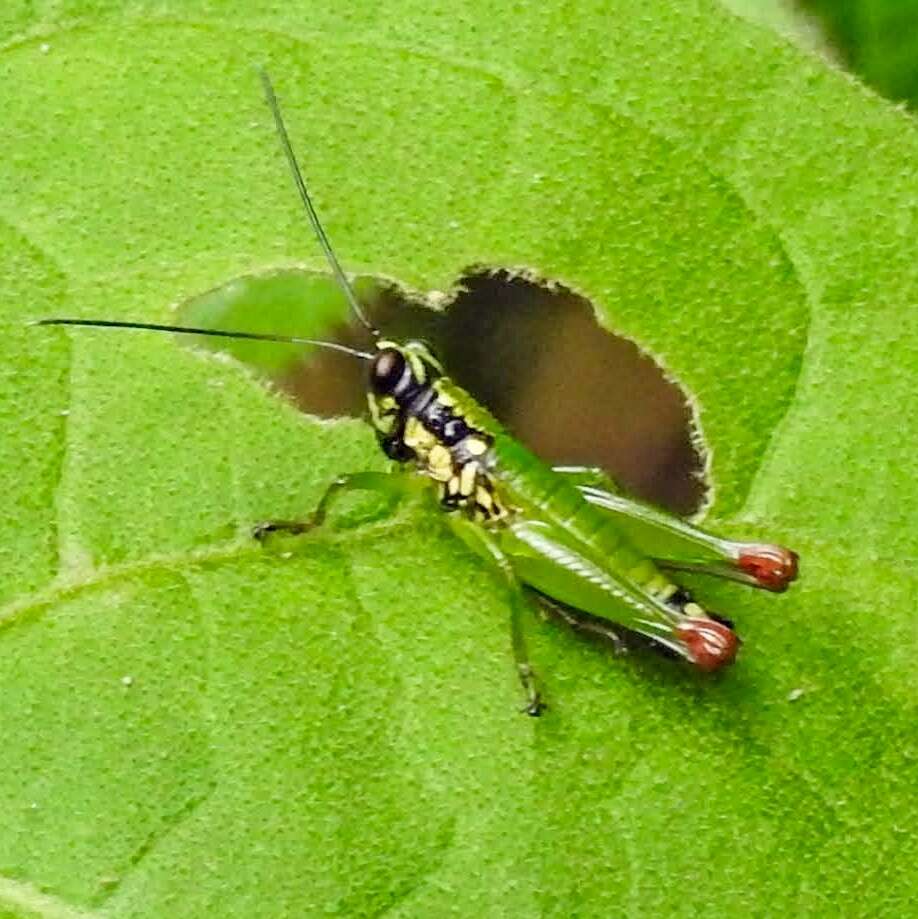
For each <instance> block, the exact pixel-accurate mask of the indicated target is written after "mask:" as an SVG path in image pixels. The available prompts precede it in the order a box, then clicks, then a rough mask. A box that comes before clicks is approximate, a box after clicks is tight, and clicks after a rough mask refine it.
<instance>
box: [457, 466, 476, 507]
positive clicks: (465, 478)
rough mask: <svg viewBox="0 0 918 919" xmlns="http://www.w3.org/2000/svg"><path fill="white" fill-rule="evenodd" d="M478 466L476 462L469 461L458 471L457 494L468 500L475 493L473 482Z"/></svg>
mask: <svg viewBox="0 0 918 919" xmlns="http://www.w3.org/2000/svg"><path fill="white" fill-rule="evenodd" d="M479 468H480V466H479V464H478V462H477V460H469V462H467V463H466V464H465V465H464V466H463V467H462V469H460V470H459V494H460V495H462V496H463V497H464V498H468V497H470V496H471V495H472V493H473V492H474V491H475V480H476V479H477V478H478V470H479Z"/></svg>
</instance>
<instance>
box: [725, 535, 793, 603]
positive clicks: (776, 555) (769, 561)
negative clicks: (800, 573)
mask: <svg viewBox="0 0 918 919" xmlns="http://www.w3.org/2000/svg"><path fill="white" fill-rule="evenodd" d="M737 564H738V565H739V567H740V568H741V569H742V570H743V571H745V572H746V574H748V575H750V576H751V577H753V578H755V581H756V583H757V584H758V585H759V587H764V588H765V589H766V590H774V591H782V590H787V585H788V584H790V582H791V581H793V580H794V579H795V578H796V577H797V553H796V552H791V550H790V549H785V548H784V546H771V545H768V544H767V543H763V544H761V545H753V546H746V547H745V551H744V552H743V553H742V554H741V555H740V557H739V559H738V560H737Z"/></svg>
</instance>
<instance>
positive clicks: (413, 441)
mask: <svg viewBox="0 0 918 919" xmlns="http://www.w3.org/2000/svg"><path fill="white" fill-rule="evenodd" d="M402 439H403V440H404V442H405V445H406V446H408V447H411V449H412V450H414V451H415V452H417V453H418V454H419V455H420V454H426V453H427V452H428V451H429V450H430V449H431V448H432V447H434V446H435V445H437V438H436V437H435V436H434V435H433V434H431V433H430V431H428V430H427V428H425V427H424V425H423V424H421V422H420V421H418V419H417V418H415V417H414V416H412V417H410V418H409V419H408V420H407V421H406V422H405V434H404V437H403V438H402Z"/></svg>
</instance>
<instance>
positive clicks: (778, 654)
mask: <svg viewBox="0 0 918 919" xmlns="http://www.w3.org/2000/svg"><path fill="white" fill-rule="evenodd" d="M48 9H49V10H53V12H45V11H44V10H45V8H44V6H43V5H37V6H36V5H32V4H11V5H9V6H8V7H7V8H5V9H4V11H3V12H2V13H0V23H2V24H3V28H4V30H5V31H4V33H3V34H4V35H5V39H4V45H3V51H2V54H0V94H2V110H3V112H4V132H5V137H6V145H5V155H4V157H3V168H2V169H0V200H2V202H3V207H2V211H0V267H2V270H0V279H2V281H0V283H2V285H3V298H2V304H3V309H2V319H3V336H2V338H0V349H2V351H3V356H2V363H0V366H2V371H0V372H2V382H3V385H2V387H0V429H2V430H0V451H2V458H3V463H2V464H0V477H2V486H3V493H4V497H5V513H4V515H3V518H2V519H3V526H4V532H3V538H2V539H0V547H2V548H0V595H2V597H3V602H4V604H5V605H4V607H3V609H2V611H0V623H2V632H0V693H2V698H3V699H4V701H5V704H4V706H3V709H2V715H0V736H2V738H3V745H2V749H0V775H2V776H3V779H2V780H0V810H2V813H3V818H4V819H3V821H2V826H0V875H2V878H3V879H2V880H0V909H2V910H4V911H5V913H7V914H9V915H11V916H17V917H19V916H33V915H43V916H60V917H72V916H81V917H82V916H93V915H99V916H102V915H109V916H119V917H122V916H136V917H161V916H166V915H180V916H183V917H196V916H202V917H203V916H207V917H212V916H246V917H256V916H278V915H297V916H299V915H316V914H319V913H338V914H341V915H346V916H355V915H369V914H377V913H380V912H382V911H383V910H389V911H391V912H394V913H395V914H396V915H402V916H439V915H445V914H448V913H451V914H455V915H460V916H469V915H500V916H507V915H512V916H530V915H550V916H555V915H557V916H570V915H581V916H609V915H616V914H621V913H627V914H631V915H698V914H702V915H749V914H780V913H787V914H790V915H813V914H822V913H826V912H830V911H837V909H838V906H837V904H856V905H852V906H851V907H850V909H853V910H854V911H856V912H858V913H859V914H864V915H882V914H885V915H896V916H899V915H906V914H908V912H909V911H910V909H909V908H910V905H911V902H912V899H913V895H914V890H915V882H916V878H915V868H914V866H915V864H916V861H918V859H916V854H918V853H916V851H915V842H914V839H915V836H914V833H913V832H912V828H913V826H914V824H915V818H916V806H915V796H914V788H915V784H916V759H918V750H916V740H915V730H914V724H915V715H916V712H915V698H916V692H915V691H916V683H918V681H916V677H915V673H916V671H915V668H914V665H913V660H914V657H915V652H916V650H918V649H916V631H915V626H914V621H915V620H914V611H913V604H914V600H913V598H914V594H915V585H914V575H913V572H912V569H913V568H914V561H915V558H916V533H918V530H916V528H915V526H914V520H915V519H916V517H918V492H916V489H915V487H914V481H915V472H916V470H915V459H914V446H913V445H914V443H915V439H916V434H918V431H916V427H918V422H916V416H915V413H914V412H913V411H912V410H911V405H912V401H913V390H914V369H915V365H916V356H918V354H916V345H915V342H916V340H918V339H916V335H915V334H914V328H913V323H912V322H911V321H910V319H911V314H912V312H913V304H914V303H915V302H916V298H918V291H916V287H918V266H916V263H915V260H914V257H913V253H914V239H915V236H916V233H915V231H916V227H915V223H916V209H915V204H914V202H915V200H916V170H915V165H914V164H915V163H916V162H918V156H916V154H918V149H916V148H918V140H916V136H915V132H914V127H913V125H912V124H911V122H909V121H908V120H907V119H906V118H905V117H904V116H903V115H902V114H901V113H899V112H897V111H896V110H894V109H893V108H892V107H891V106H889V105H888V104H886V103H884V102H882V101H880V100H878V99H876V98H874V97H873V96H872V95H870V94H869V93H868V92H866V91H864V90H863V89H861V88H860V87H858V86H857V85H855V84H854V83H853V82H852V81H851V80H850V79H848V78H846V77H844V76H842V75H840V74H838V73H835V72H832V71H830V70H827V69H826V68H825V67H824V65H823V64H821V63H820V62H819V61H817V60H815V59H811V58H809V57H805V56H803V55H801V54H800V53H799V52H798V51H795V50H793V49H791V48H790V47H788V46H786V45H784V44H782V43H781V41H780V40H779V39H778V38H776V37H775V36H773V35H771V34H769V33H767V32H765V31H762V30H760V29H758V28H756V27H754V26H750V25H747V24H745V23H743V22H742V21H741V20H739V19H736V18H734V17H732V16H729V15H728V14H727V13H725V12H724V11H723V10H722V9H721V7H719V6H715V5H709V4H705V3H699V2H695V0H691V2H690V0H684V2H682V0H679V2H673V0H665V2H664V0H652V2H648V0H641V2H637V0H622V2H620V3H618V4H616V6H615V10H614V14H613V13H612V12H610V11H609V5H608V4H607V3H602V2H599V0H596V2H595V3H594V4H592V5H591V4H589V3H584V4H581V5H580V6H579V7H578V9H577V13H576V16H575V15H573V14H572V11H571V7H570V5H568V4H561V3H555V2H546V3H540V4H530V5H507V4H489V3H487V2H484V0H477V2H475V3H470V4H464V5H462V6H461V8H458V9H457V8H456V6H455V5H454V4H453V5H445V4H444V5H439V4H430V3H423V4H422V3H413V2H410V0H398V2H390V3H385V4H375V5H369V4H368V5H366V6H365V7H363V6H361V8H359V9H354V8H353V7H347V6H345V7H341V6H340V5H335V4H330V5H329V4H324V5H313V4H296V3H293V4H286V5H284V6H283V7H282V8H280V7H278V6H277V5H276V4H260V3H250V4H246V8H245V12H244V13H240V12H238V11H231V10H230V8H229V7H226V8H224V7H223V5H221V4H218V3H213V2H192V3H181V4H178V3H172V2H170V0H165V2H161V3H158V4H155V5H152V6H151V5H149V4H142V3H123V4H108V3H104V2H91V0H78V2H77V0H73V2H63V3H56V4H53V5H51V6H49V7H48ZM256 63H265V64H267V65H268V66H269V68H270V69H271V71H272V73H273V74H274V76H275V80H276V83H277V88H278V93H279V95H280V97H281V101H282V103H283V105H284V107H285V112H286V115H287V117H288V119H289V121H290V125H291V131H292V134H293V138H294V143H295V145H296V147H297V148H298V149H299V150H300V151H302V154H303V158H304V162H305V165H306V169H307V173H308V175H309V177H310V181H311V183H312V186H313V188H314V190H315V196H316V199H317V204H318V205H319V208H320V211H321V213H322V214H323V216H324V218H325V220H326V222H327V226H328V230H329V233H330V235H331V237H332V239H333V240H334V241H335V243H336V246H337V248H338V250H339V252H340V253H341V256H342V258H343V259H344V260H345V262H346V264H347V266H348V268H349V269H350V270H353V271H355V272H360V273H365V274H368V275H375V276H377V277H388V278H394V279H397V280H398V281H399V282H401V283H402V284H403V285H406V286H407V287H409V288H413V289H415V290H419V291H448V290H449V289H450V287H451V285H452V284H453V283H454V281H455V279H456V278H457V277H459V276H460V274H461V273H462V271H463V270H464V269H465V268H466V267H467V266H469V265H473V264H475V265H486V266H511V267H514V268H525V269H528V270H531V271H533V272H535V273H536V274H537V275H538V276H541V277H543V278H546V279H551V280H557V281H561V282H563V283H564V284H566V285H568V286H569V287H570V288H571V289H573V290H575V291H578V292H581V293H583V294H584V295H586V296H588V297H589V298H590V299H591V300H592V302H593V303H595V304H596V306H597V309H598V311H599V313H600V315H601V316H602V317H603V319H604V321H605V322H606V323H607V324H608V326H609V327H610V328H613V329H615V330H617V331H620V332H622V333H624V334H627V335H629V336H630V337H632V338H634V339H635V340H637V341H638V342H639V343H640V344H641V345H642V346H643V347H645V348H646V349H647V350H648V351H650V352H652V353H653V354H655V355H657V356H658V357H659V359H660V360H661V361H662V362H663V363H664V365H665V366H666V367H667V369H668V371H669V372H670V373H671V374H672V375H674V376H675V377H676V378H677V379H678V380H679V381H681V383H682V384H683V385H684V386H685V387H686V388H687V389H688V391H689V392H691V393H692V395H693V397H694V398H695V399H696V400H697V405H698V411H699V418H700V424H701V428H702V431H703V434H704V437H705V439H706V442H707V444H708V445H709V447H710V449H711V450H712V467H711V477H712V480H713V484H714V489H715V501H714V505H713V507H712V508H711V511H710V517H711V519H712V522H713V524H714V525H716V526H717V527H718V528H720V529H722V530H724V531H727V532H731V533H736V534H746V535H749V536H759V537H763V538H771V539H777V540H780V541H782V542H786V543H787V544H789V545H792V546H793V547H794V548H796V549H797V550H798V551H800V552H801V555H802V557H803V566H804V567H803V572H804V573H803V577H802V579H801V582H800V583H799V584H798V585H795V588H794V589H793V590H791V591H790V592H789V593H788V594H787V595H786V596H784V597H780V598H775V597H771V596H765V597H763V596H761V595H758V594H756V595H750V594H749V593H748V592H745V591H743V590H742V589H741V588H739V587H734V586H712V585H709V584H704V585H703V587H700V591H701V593H702V595H703V596H704V598H705V599H707V600H709V601H710V602H711V604H712V605H713V606H714V607H715V608H717V609H720V610H723V611H725V612H728V613H729V615H730V616H731V617H732V618H735V619H736V621H737V622H738V623H739V624H740V628H741V630H742V633H743V635H744V638H745V640H746V645H745V647H744V649H743V652H742V655H741V659H740V661H739V662H738V664H737V666H736V667H735V668H734V669H733V670H732V671H731V672H730V673H729V674H726V675H725V676H723V678H721V679H718V680H713V681H712V680H703V679H700V678H699V677H698V676H697V675H695V674H692V673H688V672H686V671H684V670H683V669H681V668H679V667H678V666H676V665H673V664H672V663H671V662H667V661H657V660H655V659H648V658H643V657H635V658H634V659H631V660H626V661H621V660H617V659H613V658H611V657H610V656H609V655H608V654H607V653H606V652H605V651H604V650H603V649H602V648H597V647H594V646H592V645H586V644H584V643H582V642H580V641H578V640H577V639H576V638H574V637H572V636H570V635H568V634H567V633H565V632H563V631H561V630H560V629H558V628H557V627H555V626H553V625H551V624H547V623H538V622H535V621H534V622H533V623H531V625H530V633H531V634H530V644H531V649H530V651H531V656H532V658H533V661H534V664H535V666H536V667H537V668H538V670H539V671H540V673H541V674H542V675H543V677H544V680H545V683H546V692H547V695H548V698H549V700H550V703H551V709H550V711H549V712H548V713H547V714H546V715H545V716H544V717H543V718H542V719H540V720H539V721H533V720H530V719H526V718H523V717H521V716H520V715H519V714H517V711H516V708H517V705H518V703H519V690H518V687H517V685H516V682H515V677H514V673H513V670H512V666H511V654H510V647H509V637H508V634H507V627H506V620H507V616H508V608H507V603H506V597H505V595H504V593H503V591H502V589H501V586H500V584H499V582H497V581H495V580H494V579H493V578H492V577H491V576H490V575H489V574H488V572H487V571H485V570H484V569H483V568H482V567H481V566H480V565H479V564H477V562H476V561H475V560H474V559H473V558H471V557H470V556H469V555H468V553H467V552H466V551H464V549H463V548H462V547H461V546H460V545H458V544H457V543H456V542H455V540H453V539H452V538H451V537H450V536H449V534H448V533H447V532H446V531H445V530H444V528H443V525H442V521H441V520H440V519H439V517H438V516H437V515H435V514H432V513H430V512H427V511H425V510H424V509H423V508H421V507H414V506H410V505H409V506H406V507H404V508H402V509H400V510H399V511H398V513H396V514H395V515H393V516H389V517H383V518H381V519H371V520H369V521H366V520H364V521H363V522H361V520H360V519H359V518H357V519H354V518H345V519H340V518H339V519H338V520H337V522H334V521H333V523H332V525H330V526H329V527H327V528H325V529H323V530H322V531H321V532H316V533H314V534H312V535H310V536H308V537H306V538H303V539H301V540H299V541H293V542H291V543H289V544H287V543H285V544H284V548H283V550H282V551H264V550H261V549H259V548H258V547H257V546H253V545H252V543H251V540H250V539H249V538H248V536H247V533H248V528H249V527H250V526H251V524H252V523H254V522H257V521H259V520H262V519H265V518H268V517H295V516H302V515H303V514H304V513H306V512H308V510H310V509H311V508H313V507H314V506H315V504H316V502H317V500H318V498H319V496H320V495H321V493H322V491H323V489H324V487H325V485H326V484H327V483H328V482H329V481H331V480H332V479H333V478H334V477H335V476H336V475H338V474H340V473H342V472H346V471H349V470H355V469H360V468H374V467H375V468H383V462H382V458H381V456H379V455H378V451H377V450H376V449H375V446H374V444H373V439H372V436H371V434H370V432H369V430H368V428H367V427H366V426H364V425H362V424H361V423H359V422H357V421H350V420H349V421H340V422H334V423H329V422H320V421H317V420H315V419H310V418H308V417H303V416H301V415H298V414H297V413H296V412H295V411H294V410H293V409H292V408H291V407H290V406H289V405H287V404H286V403H284V402H283V401H282V400H280V399H279V398H278V397H276V396H274V395H273V394H271V393H269V392H266V391H265V389H264V388H263V387H261V386H260V385H258V384H257V383H256V382H255V381H254V380H253V378H252V376H251V375H250V374H249V373H248V372H246V371H244V370H242V369H241V368H240V367H239V366H237V365H234V364H230V363H228V362H226V361H220V360H217V359H215V358H213V357H212V356H205V355H201V354H198V353H196V352H192V351H189V350H188V349H185V348H182V347H179V346H178V345H177V343H176V342H174V341H172V340H171V339H169V338H168V337H166V336H161V337H156V336H144V335H140V334H137V335H128V334H121V335H116V334H114V333H106V332H103V331H98V332H91V331H82V332H80V333H79V334H75V333H74V334H70V333H67V332H65V331H62V330H51V329H35V328H27V327H24V325H23V320H25V319H27V318H34V317H40V316H48V315H51V314H57V315H61V314H71V315H73V314H76V315H86V316H106V317H110V318H127V317H132V318H137V319H145V320H152V321H165V320H168V319H169V318H170V316H171V315H172V312H171V307H172V305H173V304H176V303H179V302H181V301H184V300H186V299H187V298H189V297H192V296H195V295H198V294H201V293H202V292H204V291H207V290H210V289H212V288H214V287H216V286H217V285H219V284H221V283H223V282H225V281H226V280H227V279H229V278H234V277H240V276H243V275H245V274H249V273H257V272H262V271H267V270H273V269H279V268H285V267H292V266H296V265H302V266H304V267H306V268H309V269H313V270H315V269H321V268H322V264H321V258H320V254H319V253H318V252H317V251H316V247H315V246H314V244H313V243H312V241H311V239H310V238H309V234H308V230H307V228H306V227H305V226H304V222H303V219H302V215H301V214H300V212H299V210H298V207H297V202H296V200H295V197H294V195H293V193H292V191H291V189H290V184H289V180H288V178H287V176H286V174H285V168H284V165H283V161H282V157H281V155H280V154H279V152H278V150H277V148H276V141H275V138H274V136H273V134H272V129H271V125H270V120H269V116H268V113H267V112H266V110H265V108H264V105H263V102H262V100H261V98H260V94H259V89H258V84H257V80H256V77H255V74H254V71H253V68H252V65H253V64H256ZM288 546H289V549H288ZM792 699H794V700H795V701H791V700H792Z"/></svg>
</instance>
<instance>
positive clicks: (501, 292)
mask: <svg viewBox="0 0 918 919" xmlns="http://www.w3.org/2000/svg"><path fill="white" fill-rule="evenodd" d="M355 289H356V292H357V295H358V297H359V298H360V300H361V302H362V303H364V304H365V305H366V309H367V312H368V314H369V315H370V317H371V319H372V321H373V322H374V324H375V325H377V326H378V327H379V328H381V329H382V330H383V332H384V334H385V335H386V336H387V337H390V338H395V339H408V338H420V339H423V340H425V341H427V342H428V343H430V344H431V345H432V346H433V348H434V351H435V353H437V355H438V356H439V357H440V359H441V360H442V362H443V364H444V366H445V367H446V369H447V372H448V373H449V374H450V376H451V377H453V379H454V380H456V382H457V383H459V384H460V385H461V386H463V387H465V388H466V389H468V390H469V391H470V392H471V393H472V394H473V395H474V396H475V397H476V398H477V399H478V400H479V401H480V402H482V403H483V404H484V405H486V406H487V407H488V408H489V409H490V410H491V411H492V412H493V413H494V414H495V415H496V416H497V417H498V418H499V419H500V420H501V422H502V423H503V424H505V425H506V426H507V428H508V429H509V430H510V431H511V433H512V434H513V435H514V436H516V437H518V438H520V440H522V441H523V442H524V443H525V444H527V446H529V447H530V449H532V450H534V451H535V452H536V453H537V454H539V455H540V456H541V457H542V458H543V459H546V460H548V461H550V462H552V463H563V464H567V465H587V466H601V467H603V468H604V469H606V470H607V471H608V472H610V473H611V474H612V476H613V477H614V478H615V479H617V480H618V481H619V482H620V483H621V485H622V486H623V487H624V488H625V489H626V490H627V491H628V492H630V493H631V494H633V495H635V496H637V497H639V498H643V499H645V500H648V501H650V502H652V503H654V504H657V505H659V506H662V507H665V508H668V509H670V510H672V511H675V512H677V513H682V514H685V513H690V512H691V511H693V510H695V509H697V508H698V507H699V505H700V504H701V502H702V499H703V498H704V492H705V485H704V482H703V479H702V470H703V468H704V463H703V461H702V458H701V457H700V456H699V455H698V453H697V452H696V450H695V448H694V446H693V444H692V434H691V417H690V411H689V408H688V403H687V400H686V397H685V396H684V394H683V393H682V392H681V391H680V389H679V387H678V386H676V385H675V384H674V383H672V382H670V381H668V380H666V379H665V377H664V375H663V372H662V371H661V369H660V367H659V366H657V364H656V363H655V362H654V361H653V360H652V359H651V358H649V357H648V356H647V355H645V354H642V353H641V351H640V350H639V349H638V347H637V346H636V345H635V344H634V343H633V342H631V341H629V340H628V339H625V338H622V337H620V336H617V335H614V334H612V333H610V332H608V331H606V330H605V329H603V328H602V327H601V326H600V325H599V324H598V323H597V322H596V319H595V315H594V312H593V309H592V308H591V307H590V305H589V303H588V302H587V301H586V300H584V299H583V298H582V297H578V296H577V295H575V294H573V293H571V292H570V291H567V290H565V289H564V288H561V287H557V286H556V287H553V288H548V287H546V286H544V285H542V284H537V283H535V282H533V281H529V280H526V279H523V278H520V277H515V276H511V275H510V274H508V273H506V272H503V271H498V272H478V273H472V274H469V275H466V276H465V277H463V278H462V279H461V282H460V289H459V291H458V292H457V294H456V295H455V297H454V298H453V300H452V302H451V303H450V305H449V307H448V308H447V309H446V310H444V311H442V312H440V311H435V310H432V309H429V308H427V307H426V306H424V305H422V304H420V303H418V302H417V301H415V300H412V299H411V298H410V297H408V296H406V295H405V293H404V292H403V291H401V290H400V289H399V288H397V287H396V286H395V285H394V284H391V283H389V282H383V281H378V280H375V279H373V278H360V279H358V280H357V281H356V283H355ZM180 321H181V322H182V323H183V324H188V325H198V326H205V327H207V328H220V329H236V330H240V331H249V332H267V333H273V334H279V335H296V336H303V337H313V338H320V339H326V340H331V341H336V342H340V343H344V344H348V345H352V346H355V347H359V348H368V347H369V346H370V341H369V336H368V335H367V333H366V332H365V331H364V330H363V329H362V328H361V327H360V326H358V325H356V324H355V323H354V322H353V321H352V320H351V317H350V316H349V314H348V311H347V307H346V304H345V302H344V298H343V297H342V296H341V294H340V292H339V291H338V290H337V288H336V287H335V285H334V282H333V280H332V279H331V278H330V277H329V276H327V275H323V274H313V273H307V272H303V271H293V270H290V271H280V272H273V273H270V274H265V275H260V276H252V277H245V278H239V279H236V280H234V281H231V282H230V283H229V284H226V285H224V286H223V287H220V288H217V289H215V290H212V291H209V292H208V293H205V294H203V295H201V296H199V297H195V298H193V299H192V300H189V301H188V302H187V303H186V304H184V306H183V307H182V309H181V311H180ZM200 341H201V343H202V344H203V345H205V346H206V347H209V348H212V349H214V350H220V351H224V352H227V353H230V354H232V355H233V356H234V357H236V358H238V359H239V360H241V361H243V362H245V363H247V364H249V365H251V366H253V367H255V368H256V369H257V370H259V371H260V372H262V373H264V374H265V375H266V376H268V377H269V378H270V379H271V381H272V382H273V383H274V384H275V385H277V386H278V387H280V388H281V389H283V390H284V391H285V392H287V393H289V394H290V395H291V396H292V397H293V398H294V399H295V401H296V403H297V404H298V405H299V406H300V407H301V408H302V409H303V410H304V411H307V412H310V413H312V414H318V415H321V416H324V417H336V416H341V415H355V416H363V415H364V414H365V405H366V401H365V395H364V387H365V374H366V367H365V364H364V363H363V362H362V361H359V360H356V359H354V358H352V357H348V356H347V355H342V354H337V353H335V352H330V351H320V350H319V349H316V348H309V347H304V346H297V345H279V344H274V343H267V342H246V341H226V340H220V339H201V340H200Z"/></svg>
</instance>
